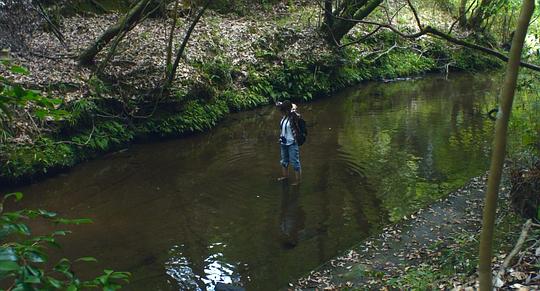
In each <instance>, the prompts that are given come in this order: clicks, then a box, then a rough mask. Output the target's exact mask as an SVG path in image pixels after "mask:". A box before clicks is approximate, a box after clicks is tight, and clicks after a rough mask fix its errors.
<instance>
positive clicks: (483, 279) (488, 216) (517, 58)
mask: <svg viewBox="0 0 540 291" xmlns="http://www.w3.org/2000/svg"><path fill="white" fill-rule="evenodd" d="M534 1H535V0H524V1H523V5H522V7H521V13H520V16H519V21H518V24H517V28H516V33H515V35H514V39H513V41H512V48H511V50H510V57H509V60H508V65H507V67H506V76H505V80H504V84H503V88H502V90H501V96H500V108H499V113H498V114H499V117H498V119H497V123H496V127H495V140H494V148H493V152H492V155H491V165H490V169H489V177H488V186H487V192H486V199H485V204H484V211H483V219H482V234H481V237H480V254H479V268H478V271H479V274H480V290H481V291H491V290H492V285H493V282H492V278H491V258H492V253H493V250H492V248H493V245H492V244H493V228H494V223H495V214H496V209H497V196H498V193H499V184H500V182H501V176H502V169H503V164H504V157H505V152H506V142H507V140H506V135H507V131H508V121H509V119H510V114H511V112H512V103H513V101H514V92H515V90H516V83H517V77H518V72H519V64H520V62H521V51H522V49H523V43H524V42H525V35H526V34H527V29H528V27H529V22H530V20H531V16H532V13H533V11H534Z"/></svg>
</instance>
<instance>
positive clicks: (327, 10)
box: [324, 0, 334, 29]
mask: <svg viewBox="0 0 540 291" xmlns="http://www.w3.org/2000/svg"><path fill="white" fill-rule="evenodd" d="M332 11H333V10H332V0H324V24H325V25H326V29H328V28H329V27H332V26H333V25H334V15H333V14H332V13H333V12H332Z"/></svg>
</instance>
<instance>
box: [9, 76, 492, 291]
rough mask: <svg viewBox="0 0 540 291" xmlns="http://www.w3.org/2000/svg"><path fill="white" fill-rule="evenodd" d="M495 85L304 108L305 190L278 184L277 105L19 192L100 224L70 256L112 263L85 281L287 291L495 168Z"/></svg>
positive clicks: (433, 79) (440, 87)
mask: <svg viewBox="0 0 540 291" xmlns="http://www.w3.org/2000/svg"><path fill="white" fill-rule="evenodd" d="M496 85H497V82H494V81H493V80H492V79H491V78H490V77H478V76H473V75H455V76H451V78H450V79H448V80H446V79H445V78H444V77H441V76H430V77H426V78H422V79H417V80H411V81H400V82H391V83H366V84H363V85H361V86H358V87H356V88H352V89H350V90H346V91H344V92H341V93H339V94H337V95H336V96H333V97H332V98H326V99H322V100H318V101H316V102H312V103H308V104H301V105H300V111H301V112H302V113H303V115H304V117H305V119H306V121H307V122H308V126H309V127H308V130H309V135H308V140H307V142H306V144H305V145H304V146H302V148H301V160H302V166H303V171H304V173H303V178H304V179H303V182H302V184H301V185H300V186H299V187H292V186H289V185H288V184H287V183H280V182H276V178H277V177H278V176H279V170H280V168H279V145H278V143H277V140H278V139H277V135H278V123H279V118H280V116H279V113H278V112H277V111H276V110H275V109H274V108H272V107H266V108H262V109H259V110H256V111H251V112H245V113H239V114H233V115H231V116H230V117H229V118H228V119H227V120H226V121H224V122H222V123H221V124H220V126H218V127H217V128H215V129H214V130H211V131H210V132H208V133H205V134H200V135H197V136H193V137H189V138H183V139H178V140H169V141H163V142H157V143H152V144H143V145H135V146H132V147H130V148H129V149H127V150H125V151H120V152H117V153H113V154H109V155H107V156H106V157H103V158H101V159H98V160H94V161H90V162H87V163H84V164H82V165H79V166H77V167H75V168H74V169H72V170H71V171H69V172H68V173H66V174H63V175H59V176H56V177H54V178H50V179H48V180H45V181H43V182H41V183H37V184H34V185H30V186H28V187H24V188H22V189H19V190H20V191H23V192H24V193H25V194H26V197H25V199H24V200H25V201H24V202H23V203H24V206H26V207H30V208H44V209H48V210H53V211H57V212H59V213H60V214H61V215H63V216H66V217H88V218H91V219H93V220H94V223H93V224H92V225H83V226H77V227H72V229H73V230H74V233H73V234H72V235H70V236H69V239H67V240H64V241H63V244H64V248H63V249H62V250H61V253H60V254H59V255H61V256H65V257H70V258H76V257H78V256H95V257H97V258H99V263H97V264H93V265H91V266H90V267H84V266H77V268H78V269H79V270H80V271H79V274H80V275H82V276H88V275H92V274H96V273H97V272H98V270H102V269H104V268H113V269H115V270H122V271H129V272H132V273H133V279H132V283H131V284H130V285H129V287H128V288H127V289H128V290H205V289H208V290H213V289H214V287H215V284H216V282H224V283H233V284H241V285H243V286H245V287H246V288H247V289H248V290H276V289H278V288H281V287H284V286H286V285H287V282H289V281H291V280H294V279H295V278H297V277H299V276H301V275H303V274H305V273H307V272H308V271H309V270H311V269H312V268H314V267H317V266H318V265H320V264H322V263H324V262H325V261H327V260H328V259H329V258H331V257H333V256H335V255H337V254H339V253H340V252H342V251H344V250H346V249H347V248H349V247H351V246H353V245H354V244H355V243H357V242H359V241H361V240H362V239H364V238H366V237H368V236H370V235H373V234H376V233H378V232H379V231H380V230H381V229H382V227H383V226H384V225H387V224H389V223H392V222H395V221H397V220H399V219H400V218H401V217H403V216H404V215H407V214H410V213H412V212H414V211H415V210H417V209H418V208H419V207H423V206H425V205H428V204H429V203H430V202H432V201H434V200H436V199H439V198H441V197H444V196H445V195H447V194H448V193H449V192H450V191H451V190H453V189H455V188H457V187H459V186H461V185H463V184H464V183H465V182H466V181H467V180H468V179H469V178H471V177H473V176H476V175H479V174H481V173H483V172H484V171H485V170H486V169H487V165H488V164H487V163H488V157H489V150H490V144H491V135H492V132H493V122H492V121H490V120H488V119H487V118H485V116H484V113H485V112H487V111H488V110H489V106H491V105H490V104H493V103H494V102H495V97H494V96H495V93H496V88H495V87H496ZM37 229H38V231H39V229H40V226H39V225H37Z"/></svg>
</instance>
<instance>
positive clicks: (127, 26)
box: [78, 0, 160, 66]
mask: <svg viewBox="0 0 540 291" xmlns="http://www.w3.org/2000/svg"><path fill="white" fill-rule="evenodd" d="M159 2H160V1H159V0H140V1H139V2H137V4H136V5H135V6H134V7H133V8H132V9H131V10H130V11H129V12H128V13H127V14H126V15H125V16H123V17H122V18H120V19H119V20H118V22H117V23H116V24H114V25H112V26H111V27H109V28H107V30H105V32H103V34H101V36H100V37H99V38H98V39H97V40H96V41H95V42H94V43H92V44H91V45H90V46H88V47H87V48H86V49H85V50H84V51H83V52H82V53H81V54H80V55H79V58H78V59H79V64H80V65H83V66H86V65H89V64H91V63H92V62H93V61H94V58H95V57H96V55H97V54H98V53H99V52H100V51H101V50H102V49H103V48H104V47H105V46H106V45H107V44H108V43H109V42H110V41H111V40H112V39H113V38H114V37H115V36H116V35H118V34H119V33H121V32H127V31H130V30H131V29H133V27H134V26H135V25H136V24H137V22H138V21H139V19H140V18H141V17H143V15H144V12H145V11H149V9H151V8H152V7H155V5H159Z"/></svg>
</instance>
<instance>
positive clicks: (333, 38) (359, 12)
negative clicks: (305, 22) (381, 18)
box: [328, 0, 383, 44]
mask: <svg viewBox="0 0 540 291" xmlns="http://www.w3.org/2000/svg"><path fill="white" fill-rule="evenodd" d="M382 2H383V0H360V1H344V2H343V5H346V8H344V10H343V13H341V14H340V15H339V16H340V18H337V19H335V20H334V22H333V25H332V26H331V27H330V30H329V32H328V40H329V41H330V42H331V43H334V44H339V43H340V42H341V39H342V38H343V37H344V36H345V35H346V34H347V33H348V32H349V31H350V30H351V29H352V28H353V27H354V26H355V25H356V22H354V21H349V20H347V19H354V20H362V19H364V18H365V17H366V16H368V15H369V14H370V13H371V12H372V11H373V10H375V9H376V8H377V7H378V6H379V5H380V4H381V3H382Z"/></svg>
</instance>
